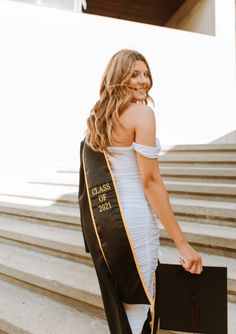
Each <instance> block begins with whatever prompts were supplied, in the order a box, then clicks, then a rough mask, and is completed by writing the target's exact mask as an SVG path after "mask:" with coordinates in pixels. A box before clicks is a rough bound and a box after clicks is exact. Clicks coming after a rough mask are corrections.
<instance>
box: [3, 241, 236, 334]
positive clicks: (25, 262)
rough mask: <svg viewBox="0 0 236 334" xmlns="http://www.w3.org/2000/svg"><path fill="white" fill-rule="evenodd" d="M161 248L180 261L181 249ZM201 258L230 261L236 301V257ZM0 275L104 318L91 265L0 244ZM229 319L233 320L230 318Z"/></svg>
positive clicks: (230, 286) (167, 259)
mask: <svg viewBox="0 0 236 334" xmlns="http://www.w3.org/2000/svg"><path fill="white" fill-rule="evenodd" d="M162 252H163V253H164V258H165V261H162V262H167V263H178V253H177V252H176V251H175V250H174V249H172V248H168V247H162ZM175 252H176V253H175ZM202 258H203V263H204V265H214V266H217V265H221V266H226V265H227V267H228V277H229V278H228V280H229V283H228V299H229V303H230V305H231V303H232V301H233V302H236V299H235V291H236V287H235V286H236V273H235V270H236V267H235V259H227V258H223V257H216V256H215V257H213V256H207V255H205V254H202ZM0 278H1V279H2V280H4V281H8V282H10V283H14V284H15V285H17V286H20V287H23V288H25V289H29V290H30V291H35V292H38V293H41V294H43V295H45V296H47V297H50V298H52V299H54V300H57V301H60V302H61V303H64V304H66V305H68V306H72V307H74V308H76V309H78V310H83V311H85V310H86V312H90V314H94V315H96V316H99V317H102V318H104V312H103V304H102V299H101V296H100V289H99V286H98V282H97V277H96V273H95V270H94V268H91V267H89V266H86V265H83V264H79V263H78V264H77V263H74V262H71V261H68V260H64V259H59V258H56V257H54V256H49V255H45V254H39V253H38V252H34V251H29V250H23V249H20V248H19V247H15V246H9V245H3V244H0ZM234 305H235V304H234ZM229 322H230V323H231V322H232V319H231V318H230V319H229ZM232 334H233V332H232Z"/></svg>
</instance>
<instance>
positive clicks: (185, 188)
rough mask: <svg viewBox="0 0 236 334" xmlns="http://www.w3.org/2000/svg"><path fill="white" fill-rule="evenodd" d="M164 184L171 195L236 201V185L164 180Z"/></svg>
mask: <svg viewBox="0 0 236 334" xmlns="http://www.w3.org/2000/svg"><path fill="white" fill-rule="evenodd" d="M164 184H165V186H166V189H167V190H168V192H169V193H170V194H182V195H183V196H185V197H186V196H188V195H189V194H191V195H193V196H194V195H201V196H202V199H204V198H205V196H208V198H210V197H211V198H212V199H213V200H215V199H217V200H221V199H226V200H227V199H228V200H229V201H234V202H235V201H236V184H225V183H219V182H218V183H209V182H206V181H204V182H200V181H195V182H194V181H179V180H176V181H174V180H170V181H168V180H164Z"/></svg>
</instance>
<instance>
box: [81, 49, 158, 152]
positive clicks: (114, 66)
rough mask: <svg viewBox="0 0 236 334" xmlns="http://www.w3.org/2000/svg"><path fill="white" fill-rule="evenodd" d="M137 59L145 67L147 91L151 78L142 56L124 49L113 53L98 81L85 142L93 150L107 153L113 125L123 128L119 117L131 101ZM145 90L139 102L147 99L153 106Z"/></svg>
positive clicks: (111, 142)
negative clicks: (147, 83) (130, 87)
mask: <svg viewBox="0 0 236 334" xmlns="http://www.w3.org/2000/svg"><path fill="white" fill-rule="evenodd" d="M137 60H142V61H143V62H144V63H145V64H146V66H147V68H148V75H149V78H150V83H151V84H150V88H149V90H150V89H151V87H152V85H153V80H152V75H151V71H150V68H149V65H148V62H147V60H146V59H145V57H144V56H143V55H142V54H141V53H139V52H137V51H134V50H129V49H123V50H120V51H118V52H117V53H115V54H114V55H113V56H112V58H111V59H110V61H109V62H108V65H107V67H106V69H105V72H104V74H103V77H102V81H101V86H100V99H99V100H98V101H97V102H96V103H95V105H94V107H93V108H92V110H91V111H90V115H89V117H88V118H87V130H86V137H85V141H86V143H87V144H88V145H89V146H90V147H91V148H92V149H93V150H95V151H99V152H102V151H103V150H104V151H106V152H107V149H106V148H107V146H112V145H113V144H114V141H113V138H112V130H113V128H114V126H117V125H120V126H121V127H122V128H124V126H123V125H122V124H121V122H120V116H121V114H122V113H123V111H124V110H125V109H127V107H128V106H129V104H130V102H131V99H132V93H131V91H130V89H129V85H128V82H129V80H130V78H131V76H132V69H133V67H134V63H135V61H137ZM149 90H148V91H149ZM148 91H147V94H146V97H145V99H144V100H143V101H142V102H141V103H143V104H148V100H149V101H151V102H152V103H153V104H154V102H153V99H152V98H151V96H150V95H149V94H148Z"/></svg>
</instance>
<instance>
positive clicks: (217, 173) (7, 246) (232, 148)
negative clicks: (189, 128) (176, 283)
mask: <svg viewBox="0 0 236 334" xmlns="http://www.w3.org/2000/svg"><path fill="white" fill-rule="evenodd" d="M235 153H236V145H188V146H183V145H179V146H177V147H172V148H170V147H169V146H166V147H163V148H162V155H161V157H160V158H159V164H160V170H161V174H162V177H163V180H164V182H165V185H166V188H167V189H168V192H169V195H170V201H171V204H172V208H173V210H174V212H175V215H176V216H177V217H178V221H179V223H180V225H181V227H182V229H183V231H184V232H185V234H186V236H187V238H188V240H189V241H190V242H191V244H192V245H194V247H195V248H196V249H198V250H199V251H200V253H201V255H202V258H203V263H204V264H205V265H219V266H227V267H228V311H229V332H228V333H229V334H234V333H235V332H236V196H235V194H236V182H235V180H236V154H235ZM78 164H79V162H78ZM78 182H79V175H78V169H77V170H70V168H60V169H59V170H58V171H57V172H56V173H53V174H52V175H47V176H46V177H45V176H37V177H35V178H34V179H31V180H28V182H27V183H22V184H20V186H18V187H17V186H15V185H13V186H9V185H7V186H3V185H2V186H1V188H0V333H9V334H18V333H20V334H26V333H27V334H28V333H30V334H55V333H57V334H67V333H68V334H74V333H76V334H93V333H98V334H100V333H101V334H102V333H104V334H106V333H109V330H108V327H107V324H106V321H105V315H104V310H103V303H102V299H101V296H100V291H99V286H98V282H97V278H96V274H95V270H94V268H93V264H92V261H91V258H90V255H89V254H87V253H85V252H84V245H83V239H82V234H81V227H80V219H79V208H78V202H77V193H78ZM161 243H162V250H163V253H164V258H165V262H169V263H178V258H179V255H178V253H177V252H176V250H175V248H174V247H173V242H172V241H171V240H170V238H169V236H168V235H167V233H166V232H165V231H164V229H162V231H161ZM159 333H163V334H164V333H165V334H168V333H170V332H166V331H159Z"/></svg>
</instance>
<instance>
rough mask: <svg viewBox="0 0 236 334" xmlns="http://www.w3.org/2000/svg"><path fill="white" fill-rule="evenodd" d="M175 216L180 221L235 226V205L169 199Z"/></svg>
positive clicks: (226, 202) (198, 200) (201, 200)
mask: <svg viewBox="0 0 236 334" xmlns="http://www.w3.org/2000/svg"><path fill="white" fill-rule="evenodd" d="M170 202H171V207H172V209H173V211H174V213H175V215H176V216H177V217H179V218H181V220H184V219H187V220H189V219H190V218H191V220H193V221H198V222H205V223H212V224H225V225H229V226H235V222H236V203H235V202H231V201H214V200H203V199H190V198H176V197H175V198H173V197H171V198H170Z"/></svg>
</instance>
